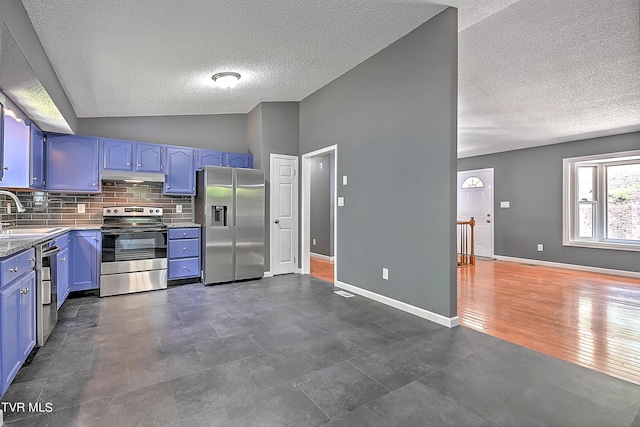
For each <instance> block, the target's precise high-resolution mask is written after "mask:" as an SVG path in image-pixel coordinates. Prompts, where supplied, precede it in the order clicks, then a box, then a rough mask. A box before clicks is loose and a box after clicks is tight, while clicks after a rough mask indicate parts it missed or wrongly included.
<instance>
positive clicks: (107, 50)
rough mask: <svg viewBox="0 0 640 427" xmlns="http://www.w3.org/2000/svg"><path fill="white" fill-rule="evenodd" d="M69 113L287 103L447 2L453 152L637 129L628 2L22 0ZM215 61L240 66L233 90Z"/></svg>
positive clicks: (635, 17) (632, 5)
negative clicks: (453, 13) (219, 81)
mask: <svg viewBox="0 0 640 427" xmlns="http://www.w3.org/2000/svg"><path fill="white" fill-rule="evenodd" d="M23 4H24V6H25V9H26V10H27V13H28V15H29V18H30V19H31V21H32V23H33V26H34V29H35V31H36V34H37V35H38V38H39V39H40V41H41V43H42V46H43V47H44V50H45V52H46V54H47V56H48V57H49V60H50V62H51V64H52V66H53V69H54V70H55V73H56V74H57V76H58V79H59V81H60V83H61V85H62V87H63V89H64V91H65V92H66V95H67V97H68V98H69V101H70V102H71V105H72V106H73V109H74V111H75V114H76V115H77V116H78V117H122V116H157V115H190V114H221V113H247V112H248V111H250V110H251V109H252V108H253V107H255V105H257V104H258V103H260V102H265V101H299V100H301V99H303V98H305V97H306V96H308V95H309V94H311V93H313V92H314V91H316V90H317V89H319V88H320V87H322V86H324V85H325V84H327V83H329V82H330V81H332V80H333V79H335V78H337V77H339V76H340V75H342V74H343V73H344V72H346V71H348V70H349V69H351V68H353V67H354V66H355V65H357V64H359V63H360V62H362V61H364V60H365V59H367V58H369V57H370V56H372V55H373V54H375V53H377V52H378V51H380V50H381V49H383V48H384V47H386V46H388V45H389V44H391V43H393V42H394V41H396V40H397V39H399V38H401V37H402V36H404V35H405V34H407V33H408V32H410V31H411V30H413V29H414V28H416V27H418V26H419V25H421V24H422V23H424V22H425V21H427V20H429V19H430V18H432V17H433V16H435V15H436V14H438V13H439V12H441V11H442V10H444V8H445V7H447V6H457V7H459V31H460V33H459V117H458V124H459V132H458V135H459V142H458V145H459V155H460V156H463V157H464V156H469V155H476V154H482V153H489V152H496V151H504V150H509V149H514V148H522V147H527V146H535V145H542V144H549V143H555V142H561V141H568V140H574V139H581V138H584V137H588V136H596V135H607V134H615V133H620V132H627V131H632V130H640V77H639V76H640V2H639V1H638V0H591V1H584V0H564V1H557V0H519V1H517V0H515V1H514V0H483V1H477V0H460V1H459V2H458V1H455V0H450V1H446V0H445V1H421V0H322V1H315V2H310V1H300V0H276V1H273V0H245V1H228V0H185V1H179V2H177V1H175V0H136V1H130V0H109V1H104V0H74V1H69V0H49V1H46V2H43V1H41V0H23ZM220 71H236V72H238V73H240V74H241V75H242V78H241V80H240V83H239V84H238V86H237V87H236V88H235V89H233V90H223V89H220V88H217V87H215V86H214V84H213V82H212V80H211V76H212V75H213V74H214V73H216V72H220Z"/></svg>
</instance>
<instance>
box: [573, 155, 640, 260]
mask: <svg viewBox="0 0 640 427" xmlns="http://www.w3.org/2000/svg"><path fill="white" fill-rule="evenodd" d="M607 160H609V161H607ZM605 161H606V163H617V164H624V163H629V162H631V161H640V150H633V151H623V152H618V153H605V154H595V155H591V156H580V157H568V158H565V159H562V245H563V246H573V247H582V248H595V249H613V250H620V251H637V252H640V242H639V243H625V242H624V241H621V240H605V239H604V235H602V231H603V230H600V228H601V227H599V226H598V224H597V223H596V221H597V217H601V218H603V220H602V221H606V215H607V202H606V198H607V197H608V194H607V191H606V189H605V188H604V186H605V185H606V181H604V182H602V181H603V180H606V170H605V171H604V172H601V171H600V170H599V169H600V168H606V166H605V165H603V163H604V162H605ZM589 162H593V163H594V166H597V168H598V170H597V171H596V182H595V183H596V187H597V189H596V190H595V192H596V197H595V198H594V199H595V206H596V208H595V217H594V224H593V226H594V228H595V231H596V232H595V233H594V234H595V237H593V238H586V237H583V238H579V237H576V236H579V223H578V221H577V220H576V215H577V213H576V210H577V209H578V205H579V202H577V193H578V180H577V175H578V174H577V168H578V163H580V164H581V165H580V166H587V165H588V163H589ZM634 163H635V162H634ZM603 227H605V228H606V224H604V225H603Z"/></svg>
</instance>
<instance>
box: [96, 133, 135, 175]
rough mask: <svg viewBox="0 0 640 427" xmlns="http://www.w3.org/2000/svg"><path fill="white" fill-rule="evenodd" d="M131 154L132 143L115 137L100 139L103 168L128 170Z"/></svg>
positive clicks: (129, 168) (130, 167)
mask: <svg viewBox="0 0 640 427" xmlns="http://www.w3.org/2000/svg"><path fill="white" fill-rule="evenodd" d="M132 156H133V143H132V142H130V141H120V140H117V139H104V140H103V141H102V167H103V169H111V170H123V171H130V170H131V169H132V166H131V161H132Z"/></svg>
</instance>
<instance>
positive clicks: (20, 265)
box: [0, 249, 36, 287]
mask: <svg viewBox="0 0 640 427" xmlns="http://www.w3.org/2000/svg"><path fill="white" fill-rule="evenodd" d="M35 261H36V255H35V250H33V249H29V250H26V251H24V252H20V253H19V254H17V255H14V256H12V257H10V258H6V259H4V260H2V261H0V287H3V286H4V285H8V284H9V283H11V282H12V281H13V280H15V279H17V278H18V277H20V276H22V275H23V274H25V273H28V272H29V271H31V270H33V267H34V266H35Z"/></svg>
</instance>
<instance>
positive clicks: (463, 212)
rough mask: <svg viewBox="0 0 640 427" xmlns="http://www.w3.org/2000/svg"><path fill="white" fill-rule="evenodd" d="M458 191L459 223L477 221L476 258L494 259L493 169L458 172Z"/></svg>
mask: <svg viewBox="0 0 640 427" xmlns="http://www.w3.org/2000/svg"><path fill="white" fill-rule="evenodd" d="M457 189H458V190H457V193H458V221H469V219H470V218H471V217H473V218H474V219H475V221H476V223H475V254H476V256H480V257H486V258H491V257H493V227H494V215H493V168H489V169H476V170H469V171H461V172H458V186H457ZM457 241H458V242H459V241H460V236H458V239H457Z"/></svg>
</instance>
